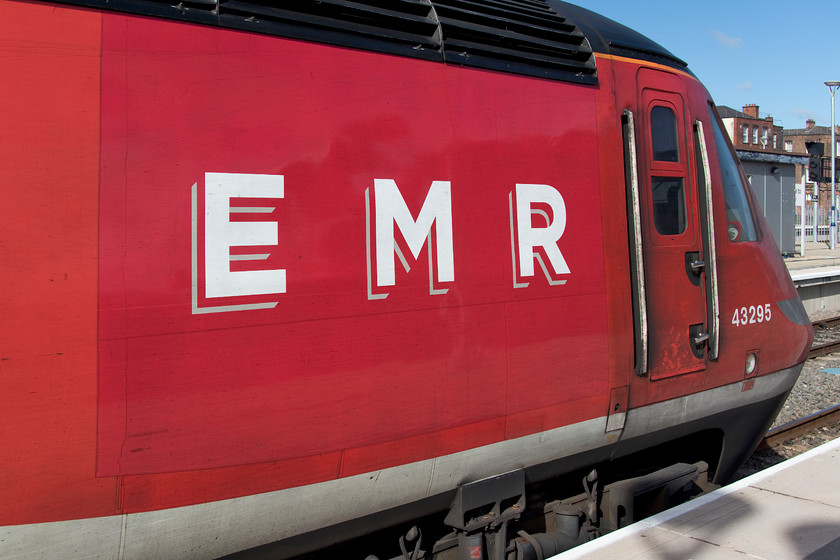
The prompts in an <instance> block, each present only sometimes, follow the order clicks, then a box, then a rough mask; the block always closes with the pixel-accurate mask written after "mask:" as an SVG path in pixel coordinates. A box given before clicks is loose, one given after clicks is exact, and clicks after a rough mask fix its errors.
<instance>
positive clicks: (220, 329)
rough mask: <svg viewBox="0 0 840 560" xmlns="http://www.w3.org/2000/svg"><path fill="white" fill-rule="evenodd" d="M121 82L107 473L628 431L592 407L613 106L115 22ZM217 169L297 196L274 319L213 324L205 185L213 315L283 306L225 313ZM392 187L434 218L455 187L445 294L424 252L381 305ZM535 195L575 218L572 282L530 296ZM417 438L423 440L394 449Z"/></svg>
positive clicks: (409, 456)
mask: <svg viewBox="0 0 840 560" xmlns="http://www.w3.org/2000/svg"><path fill="white" fill-rule="evenodd" d="M102 64H103V70H102V76H103V83H102V122H103V126H102V146H103V154H102V189H101V199H100V202H101V216H100V263H101V266H100V277H99V281H100V299H99V303H100V340H99V342H100V354H99V358H100V397H99V411H100V416H99V450H100V454H99V457H98V459H99V460H98V473H99V474H100V475H115V474H141V473H152V472H166V471H181V470H189V469H201V468H210V467H226V466H231V465H237V464H240V465H241V464H249V463H258V462H266V461H281V460H287V459H294V458H299V457H305V456H311V455H320V454H329V453H331V452H335V451H342V450H352V449H357V451H355V452H354V453H353V454H352V456H353V457H354V459H353V461H352V463H353V464H359V465H361V464H364V465H365V467H364V468H370V469H372V468H377V467H381V466H385V465H386V464H399V462H400V461H402V460H416V459H417V458H422V457H432V456H435V455H437V454H441V453H449V452H453V451H457V450H460V449H465V448H469V447H472V446H474V445H476V442H475V441H472V440H471V439H470V437H467V436H465V434H468V432H470V431H471V428H470V426H474V427H475V429H476V430H477V431H476V432H475V433H474V434H468V435H472V436H476V437H479V439H480V441H479V443H489V442H492V441H499V440H501V439H504V438H505V437H506V434H505V428H504V422H502V423H499V422H497V419H503V418H504V417H505V416H506V415H513V414H519V413H526V412H527V413H529V414H528V415H527V417H529V418H532V420H530V421H529V423H528V425H526V426H519V427H518V428H517V429H516V430H515V431H516V433H517V434H521V433H527V431H528V429H529V426H530V428H531V429H532V430H534V431H539V430H541V429H545V428H549V427H553V426H557V425H562V424H564V423H567V422H569V421H571V420H579V419H581V418H582V417H591V416H594V415H596V414H602V413H603V411H602V410H601V408H603V407H598V406H592V405H587V406H586V407H584V408H585V409H586V410H588V412H581V410H580V408H581V406H580V405H575V404H574V403H583V402H591V401H592V395H603V400H604V401H605V402H606V400H607V398H608V387H607V358H606V356H605V355H604V354H598V353H595V354H593V353H591V352H589V351H588V350H586V349H590V348H592V347H598V348H604V347H606V346H607V340H606V310H605V300H604V292H605V281H604V277H603V253H602V241H601V229H600V212H599V197H600V193H599V186H598V177H597V165H596V161H597V160H596V156H597V148H596V136H595V130H594V128H593V126H592V122H593V121H594V118H595V117H594V112H595V108H594V103H595V92H594V91H593V90H592V89H591V88H586V87H580V86H573V85H558V84H557V83H553V82H542V81H533V80H526V79H523V78H518V77H513V76H503V75H499V74H496V73H491V72H483V71H472V70H466V71H465V70H462V69H457V68H450V67H446V66H442V65H438V64H432V63H425V62H420V61H406V60H404V59H399V58H396V57H390V56H384V55H376V54H370V53H362V52H355V51H350V50H345V49H338V48H330V47H324V46H318V45H307V44H304V43H299V42H295V41H289V40H283V39H277V38H268V37H262V36H256V35H249V34H245V33H237V32H226V31H218V32H213V33H208V32H207V30H206V29H201V28H199V27H195V26H187V25H180V24H174V23H169V22H161V21H152V20H147V19H143V18H134V17H123V16H110V15H106V16H105V17H104V26H103V62H102ZM525 90H527V94H528V102H527V103H523V101H522V99H523V98H524V97H523V94H524V92H525ZM570 138H574V140H573V141H570V140H569V139H570ZM207 172H222V173H256V174H268V175H274V176H279V175H282V176H283V182H284V195H283V197H282V198H281V199H277V200H274V201H273V202H272V206H273V207H275V210H274V211H273V213H271V214H270V216H269V217H268V218H259V219H260V220H269V221H270V222H271V223H276V224H277V229H278V233H279V242H278V245H277V246H276V247H269V248H268V250H266V248H265V247H262V248H260V249H259V250H261V251H263V252H270V257H268V258H267V259H266V260H265V261H264V262H263V263H262V264H261V265H258V266H263V267H265V268H267V269H273V268H283V269H285V270H286V291H285V293H281V294H276V295H274V296H273V297H272V298H269V299H270V301H277V302H278V304H277V306H276V307H275V308H273V309H260V310H248V311H234V312H220V313H206V314H198V315H196V314H193V313H192V309H191V259H192V245H191V229H192V227H193V224H192V223H191V203H192V202H191V201H192V198H191V197H192V186H193V185H196V196H197V200H198V213H197V215H198V219H197V224H196V225H197V229H198V233H199V237H198V238H199V241H198V243H197V260H198V270H199V274H198V283H199V290H198V306H199V307H206V306H211V305H218V304H223V305H234V304H243V303H253V302H259V301H260V300H261V298H260V297H252V296H242V297H233V298H220V299H221V301H220V302H214V301H213V300H211V299H207V298H204V292H203V291H202V286H203V284H204V282H205V278H204V276H203V275H204V266H203V265H204V258H205V255H204V254H203V247H204V245H203V241H202V239H203V237H202V235H203V228H204V227H205V223H204V219H203V216H204V210H205V209H204V206H203V200H204V199H203V197H204V193H205V173H207ZM375 179H391V180H393V181H394V182H395V183H396V185H397V186H398V187H399V190H400V192H401V194H402V196H403V198H404V200H405V204H406V205H407V207H408V208H410V209H411V211H412V212H413V215H414V216H415V218H416V217H417V213H418V211H419V209H420V208H421V207H422V206H423V202H424V200H425V197H426V194H427V193H428V191H429V190H430V185H432V183H433V181H448V182H450V184H451V214H452V221H453V255H454V267H455V268H454V281H453V282H444V283H443V284H441V285H440V286H439V287H441V288H444V289H448V292H447V293H446V294H442V295H430V293H429V265H428V264H427V263H428V254H427V251H428V249H427V248H425V247H424V248H423V249H422V250H421V252H420V254H419V256H418V257H417V259H416V260H415V259H414V258H413V257H412V256H411V254H410V252H409V251H408V250H407V249H406V248H405V247H403V253H404V254H406V256H407V259H408V261H409V264H410V265H411V271H410V272H409V273H406V272H405V271H403V269H402V266H401V265H400V264H399V263H398V264H397V265H396V285H395V286H391V287H389V288H388V289H387V290H380V291H387V292H388V293H389V295H388V297H387V298H386V299H379V300H377V299H373V300H371V299H368V287H367V283H368V273H367V271H366V269H367V264H366V263H367V259H368V256H367V252H368V242H367V241H366V235H367V233H366V232H367V226H366V219H367V211H366V206H365V204H366V202H365V201H366V191H369V196H370V195H372V193H373V190H374V180H375ZM518 183H527V184H538V185H550V186H551V187H553V188H554V189H556V191H558V192H559V193H560V194H561V195H562V197H563V199H564V201H565V206H566V216H567V223H566V227H565V232H564V233H563V236H562V239H561V241H560V243H559V249H560V251H562V255H563V257H564V258H565V261H566V262H567V264H568V267H569V270H570V273H569V274H567V275H564V276H563V279H565V280H566V283H565V284H564V285H556V286H549V285H548V283H547V281H546V279H545V278H544V277H542V272H541V271H539V268H538V272H537V275H536V276H534V277H531V278H530V279H528V282H529V285H528V287H521V288H514V278H513V266H514V262H513V256H512V254H511V251H512V245H511V244H512V232H511V227H512V226H511V212H512V210H511V199H510V196H511V193H512V192H513V191H514V190H515V189H516V185H517V184H518ZM263 204H264V201H259V202H258V205H263ZM547 215H549V216H550V215H551V212H550V209H549V210H547ZM540 219H541V218H539V217H535V218H534V220H536V221H539V220H540ZM549 219H551V217H550V218H549ZM438 227H439V226H438ZM534 227H539V226H538V225H534ZM245 252H248V251H247V250H246V251H245ZM234 266H238V265H237V264H234ZM519 280H520V282H519V283H520V284H521V283H522V282H521V280H522V279H521V278H520V279H519ZM262 300H263V301H264V300H265V298H264V297H263V298H262ZM565 407H568V410H569V411H570V412H569V414H564V413H561V414H559V415H558V414H557V411H558V410H559V411H562V410H564V409H565ZM542 409H545V410H546V411H547V413H546V414H547V415H546V414H542V413H540V412H539V411H540V410H542ZM590 409H591V410H590ZM548 411H550V412H548ZM492 426H495V427H494V428H492V430H491V431H490V432H488V431H487V428H488V427H492ZM397 441H414V442H417V443H416V445H411V446H408V447H405V448H404V449H406V454H405V455H406V456H405V458H402V457H400V456H397V457H395V456H390V457H388V458H381V456H380V454H379V453H377V452H376V451H375V450H376V449H379V446H381V445H388V444H389V442H397ZM365 449H367V450H369V451H364V450H365ZM366 453H368V455H365V454H366ZM348 457H349V455H348ZM366 457H367V458H366ZM348 468H349V470H350V471H352V472H356V471H357V470H358V468H361V467H350V466H349V464H348ZM319 476H323V475H319Z"/></svg>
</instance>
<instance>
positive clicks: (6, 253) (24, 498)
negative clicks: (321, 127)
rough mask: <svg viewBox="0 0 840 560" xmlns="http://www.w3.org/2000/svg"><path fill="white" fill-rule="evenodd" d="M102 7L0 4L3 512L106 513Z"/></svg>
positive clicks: (39, 515)
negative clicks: (100, 355) (101, 428)
mask: <svg viewBox="0 0 840 560" xmlns="http://www.w3.org/2000/svg"><path fill="white" fill-rule="evenodd" d="M100 19H101V18H100V15H99V14H98V13H95V12H89V11H83V10H70V9H65V8H61V7H57V6H45V5H40V4H31V3H18V2H2V3H0V75H2V76H3V77H2V79H0V130H2V133H0V176H2V177H3V187H2V189H0V239H2V242H0V247H2V249H0V252H2V258H0V277H1V278H2V279H3V280H2V284H3V288H2V289H3V298H2V299H0V302H2V304H0V313H2V316H3V320H2V321H0V340H2V350H0V378H2V380H3V381H2V383H3V389H2V390H1V391H0V410H2V411H3V419H4V420H3V422H2V424H3V428H2V429H0V449H2V452H0V472H2V488H3V490H2V495H3V507H2V508H0V522H2V523H3V524H20V523H27V522H32V521H40V520H42V519H44V518H45V517H47V518H73V517H81V516H87V515H103V514H108V513H113V511H114V505H115V504H114V496H115V486H116V485H115V481H114V480H96V479H94V478H93V468H94V465H95V453H96V388H97V375H96V371H97V368H96V360H97V356H96V343H97V338H96V302H97V295H96V286H97V249H96V242H97V228H98V223H97V206H98V203H99V188H98V185H99V55H100V52H99V41H100ZM22 22H27V23H26V24H22ZM45 497H48V498H45Z"/></svg>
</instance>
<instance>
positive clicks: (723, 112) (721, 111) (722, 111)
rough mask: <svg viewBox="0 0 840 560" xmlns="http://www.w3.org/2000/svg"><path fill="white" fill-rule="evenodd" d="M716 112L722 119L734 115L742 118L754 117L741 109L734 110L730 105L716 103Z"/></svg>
mask: <svg viewBox="0 0 840 560" xmlns="http://www.w3.org/2000/svg"><path fill="white" fill-rule="evenodd" d="M717 112H718V115H720V118H722V119H731V118H734V117H740V118H742V119H755V117H751V116H750V115H748V114H746V113H743V112H741V111H736V110H735V109H733V108H732V107H727V106H726V105H718V106H717Z"/></svg>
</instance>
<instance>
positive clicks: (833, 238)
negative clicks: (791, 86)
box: [825, 82, 840, 251]
mask: <svg viewBox="0 0 840 560" xmlns="http://www.w3.org/2000/svg"><path fill="white" fill-rule="evenodd" d="M825 85H826V86H827V87H828V91H829V93H831V250H832V251H833V250H834V246H835V242H836V239H837V236H836V233H837V223H836V222H835V212H836V200H835V197H834V186H835V181H834V178H835V175H834V163H835V161H834V160H835V158H836V155H835V153H834V152H835V150H836V148H837V146H836V145H835V143H834V94H835V93H836V92H837V88H840V82H826V83H825Z"/></svg>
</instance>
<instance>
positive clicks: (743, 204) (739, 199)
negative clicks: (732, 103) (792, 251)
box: [709, 107, 758, 243]
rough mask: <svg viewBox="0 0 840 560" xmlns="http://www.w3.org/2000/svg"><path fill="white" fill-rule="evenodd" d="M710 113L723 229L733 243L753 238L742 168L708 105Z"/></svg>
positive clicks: (754, 238)
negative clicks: (723, 209)
mask: <svg viewBox="0 0 840 560" xmlns="http://www.w3.org/2000/svg"><path fill="white" fill-rule="evenodd" d="M709 112H710V113H711V116H712V131H713V132H714V137H715V148H716V150H717V156H718V161H719V162H720V174H721V178H722V179H723V197H724V199H725V202H726V222H727V224H726V229H727V232H728V234H729V239H730V240H731V241H733V242H736V243H738V242H741V241H756V240H758V232H757V230H756V228H755V219H754V218H753V214H752V209H751V208H750V202H749V198H748V197H747V190H746V189H747V186H746V185H745V184H744V181H743V178H742V175H741V169H740V167H739V166H738V162H737V160H736V159H735V155H734V154H733V152H732V149H731V148H730V147H729V144H728V143H727V141H726V135H725V133H724V132H723V129H722V128H721V126H720V122H719V121H718V119H717V115H716V114H715V113H714V109H712V108H711V107H709Z"/></svg>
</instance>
